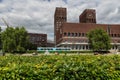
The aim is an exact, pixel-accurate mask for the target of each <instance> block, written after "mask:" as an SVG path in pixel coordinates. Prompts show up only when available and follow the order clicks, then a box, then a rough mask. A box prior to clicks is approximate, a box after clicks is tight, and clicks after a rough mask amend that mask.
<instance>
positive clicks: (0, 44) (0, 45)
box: [0, 27, 2, 49]
mask: <svg viewBox="0 0 120 80" xmlns="http://www.w3.org/2000/svg"><path fill="white" fill-rule="evenodd" d="M1 31H2V29H1V27H0V49H1V48H2V41H1Z"/></svg>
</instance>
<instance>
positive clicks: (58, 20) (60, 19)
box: [54, 7, 67, 45]
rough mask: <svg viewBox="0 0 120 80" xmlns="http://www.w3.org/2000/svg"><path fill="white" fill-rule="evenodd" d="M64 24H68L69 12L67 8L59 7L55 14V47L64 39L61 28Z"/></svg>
mask: <svg viewBox="0 0 120 80" xmlns="http://www.w3.org/2000/svg"><path fill="white" fill-rule="evenodd" d="M64 22H67V10H66V8H62V7H57V8H56V10H55V14H54V41H55V45H57V44H58V43H59V39H60V38H61V37H62V36H61V35H62V33H61V26H62V24H63V23H64Z"/></svg>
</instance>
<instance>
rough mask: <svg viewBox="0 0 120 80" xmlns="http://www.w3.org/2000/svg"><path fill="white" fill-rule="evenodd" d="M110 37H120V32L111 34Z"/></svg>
mask: <svg viewBox="0 0 120 80" xmlns="http://www.w3.org/2000/svg"><path fill="white" fill-rule="evenodd" d="M109 36H110V37H120V34H109Z"/></svg>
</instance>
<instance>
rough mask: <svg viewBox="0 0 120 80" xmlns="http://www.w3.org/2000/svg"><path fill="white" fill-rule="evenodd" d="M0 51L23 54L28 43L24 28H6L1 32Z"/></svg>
mask: <svg viewBox="0 0 120 80" xmlns="http://www.w3.org/2000/svg"><path fill="white" fill-rule="evenodd" d="M1 36H2V49H3V51H6V52H25V51H26V50H27V45H28V43H29V39H28V34H27V31H26V30H25V28H24V27H20V28H19V27H16V28H13V27H7V28H6V30H5V31H3V32H2V34H1Z"/></svg>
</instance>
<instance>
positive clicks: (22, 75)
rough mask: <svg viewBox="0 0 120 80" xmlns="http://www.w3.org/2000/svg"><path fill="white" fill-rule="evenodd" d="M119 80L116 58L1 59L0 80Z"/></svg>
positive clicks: (55, 57)
mask: <svg viewBox="0 0 120 80" xmlns="http://www.w3.org/2000/svg"><path fill="white" fill-rule="evenodd" d="M8 79H9V80H40V79H41V80H119V79H120V56H119V55H115V56H105V55H104V56H103V55H97V56H96V55H74V56H64V55H63V56H61V55H59V56H57V55H52V56H51V55H50V56H49V55H47V56H46V55H41V56H4V57H0V80H8Z"/></svg>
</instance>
